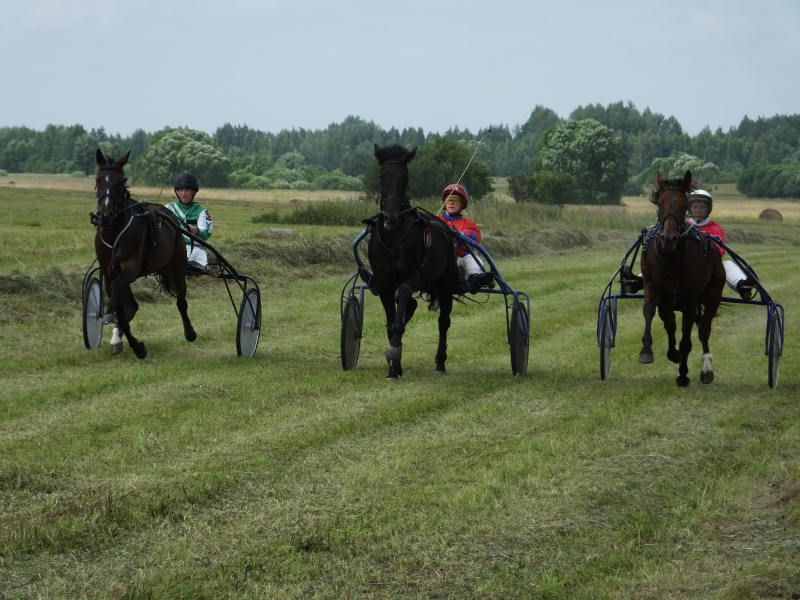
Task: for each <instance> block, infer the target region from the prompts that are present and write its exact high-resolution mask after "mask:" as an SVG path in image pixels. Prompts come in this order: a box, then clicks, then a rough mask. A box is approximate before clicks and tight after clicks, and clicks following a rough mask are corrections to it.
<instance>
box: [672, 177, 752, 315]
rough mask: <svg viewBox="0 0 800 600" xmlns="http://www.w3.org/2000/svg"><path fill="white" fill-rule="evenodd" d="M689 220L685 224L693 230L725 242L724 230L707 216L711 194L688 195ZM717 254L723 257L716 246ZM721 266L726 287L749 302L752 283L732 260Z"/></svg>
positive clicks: (694, 193)
mask: <svg viewBox="0 0 800 600" xmlns="http://www.w3.org/2000/svg"><path fill="white" fill-rule="evenodd" d="M688 206H689V220H688V221H686V223H687V224H689V225H691V226H692V227H694V228H695V229H699V230H700V231H703V232H705V233H708V234H709V235H715V236H717V237H718V238H719V239H721V240H722V241H723V242H724V241H725V230H724V229H723V228H722V225H720V224H719V223H717V222H716V221H712V220H711V218H710V217H709V216H708V215H709V214H711V209H712V207H713V200H712V199H711V194H709V193H708V192H707V191H705V190H695V191H693V192H692V193H691V194H689V199H688ZM717 248H719V253H720V255H722V256H725V249H724V248H722V247H721V246H719V244H717ZM722 266H724V267H725V280H726V281H727V283H728V287H730V288H731V289H732V290H735V291H736V292H738V293H739V295H740V296H741V297H742V298H743V299H744V300H750V298H752V297H753V281H751V280H749V279H748V278H747V275H745V273H744V271H742V269H741V268H740V267H739V265H737V264H736V263H735V262H733V261H732V260H724V261H722Z"/></svg>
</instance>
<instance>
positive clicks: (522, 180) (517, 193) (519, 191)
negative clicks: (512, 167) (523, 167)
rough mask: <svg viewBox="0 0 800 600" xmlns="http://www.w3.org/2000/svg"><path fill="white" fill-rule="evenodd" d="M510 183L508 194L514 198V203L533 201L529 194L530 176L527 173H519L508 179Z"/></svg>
mask: <svg viewBox="0 0 800 600" xmlns="http://www.w3.org/2000/svg"><path fill="white" fill-rule="evenodd" d="M506 181H507V182H508V193H509V194H511V197H512V198H514V202H529V201H530V199H531V196H530V193H529V192H528V176H527V175H525V173H517V174H516V175H511V176H510V177H506Z"/></svg>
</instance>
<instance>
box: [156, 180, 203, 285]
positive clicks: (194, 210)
mask: <svg viewBox="0 0 800 600" xmlns="http://www.w3.org/2000/svg"><path fill="white" fill-rule="evenodd" d="M174 189H175V195H176V196H177V197H178V201H177V202H171V203H170V204H167V208H168V209H169V210H170V211H172V213H173V214H175V216H176V217H178V220H179V221H180V222H181V225H183V227H184V228H185V229H186V230H188V231H189V233H191V234H192V235H196V236H197V237H198V238H200V239H201V240H203V241H206V240H207V239H208V238H210V237H211V232H212V231H213V229H214V221H213V220H212V219H211V215H210V214H209V213H208V210H206V209H205V208H204V207H202V206H200V205H199V204H198V203H197V202H195V201H194V197H195V195H196V194H197V192H198V191H199V190H200V184H199V182H198V181H197V177H195V176H194V175H192V174H191V173H181V174H180V175H178V177H176V178H175V185H174ZM183 239H184V241H185V242H186V256H187V258H188V260H189V265H190V266H192V267H195V268H198V269H200V270H202V271H208V255H207V254H206V251H205V249H204V248H203V247H202V246H201V245H200V244H198V243H197V242H195V241H193V240H192V239H190V238H189V237H187V236H185V235H184V236H183Z"/></svg>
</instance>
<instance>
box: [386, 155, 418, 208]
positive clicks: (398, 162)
mask: <svg viewBox="0 0 800 600" xmlns="http://www.w3.org/2000/svg"><path fill="white" fill-rule="evenodd" d="M407 164H408V163H406V161H404V160H387V161H385V162H383V163H381V171H383V167H384V165H407ZM381 179H383V173H381ZM389 200H397V202H398V204H399V205H400V209H401V210H400V212H399V213H398V214H397V216H398V217H402V216H403V215H404V214H406V213H408V212H411V211H412V210H414V208H413V207H412V206H411V203H410V202H409V201H408V200H407V199H405V198H400V197H399V196H396V195H394V194H392V195H389V196H384V195H383V193H381V202H380V208H381V215H382V216H383V217H384V218H386V217H387V216H388V215H387V214H386V205H387V204H388V202H389Z"/></svg>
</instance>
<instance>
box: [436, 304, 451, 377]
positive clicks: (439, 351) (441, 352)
mask: <svg viewBox="0 0 800 600" xmlns="http://www.w3.org/2000/svg"><path fill="white" fill-rule="evenodd" d="M452 311H453V295H452V293H447V290H444V291H443V292H442V293H440V295H439V346H438V347H437V348H436V370H435V371H434V373H435V374H436V375H445V374H446V373H447V372H446V371H445V368H444V363H445V361H446V360H447V331H448V330H449V329H450V313H451V312H452Z"/></svg>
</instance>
